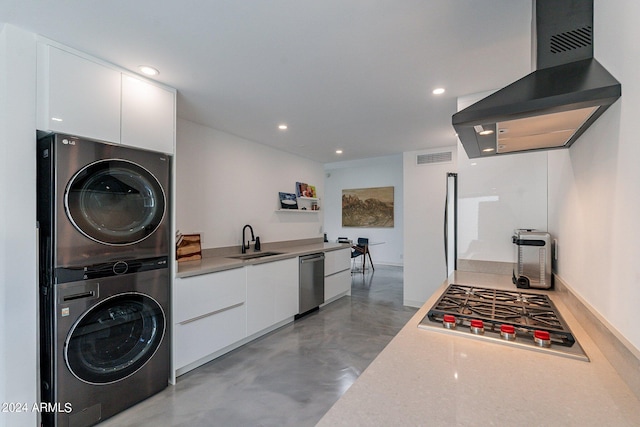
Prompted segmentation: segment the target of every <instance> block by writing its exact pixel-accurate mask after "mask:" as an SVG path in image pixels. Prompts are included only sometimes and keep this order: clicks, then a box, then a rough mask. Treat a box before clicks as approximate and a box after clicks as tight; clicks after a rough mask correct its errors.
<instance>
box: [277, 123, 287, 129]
mask: <svg viewBox="0 0 640 427" xmlns="http://www.w3.org/2000/svg"><path fill="white" fill-rule="evenodd" d="M278 129H280V130H287V129H289V126H287V125H285V124H281V125H278Z"/></svg>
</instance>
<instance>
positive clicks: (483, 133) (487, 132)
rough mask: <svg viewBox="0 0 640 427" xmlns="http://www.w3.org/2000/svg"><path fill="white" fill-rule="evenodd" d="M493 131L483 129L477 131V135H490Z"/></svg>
mask: <svg viewBox="0 0 640 427" xmlns="http://www.w3.org/2000/svg"><path fill="white" fill-rule="evenodd" d="M492 133H493V131H492V130H491V129H485V130H483V131H482V132H478V135H483V136H484V135H491V134H492Z"/></svg>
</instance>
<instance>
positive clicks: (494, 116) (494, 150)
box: [452, 0, 622, 158]
mask: <svg viewBox="0 0 640 427" xmlns="http://www.w3.org/2000/svg"><path fill="white" fill-rule="evenodd" d="M534 2H535V20H536V26H535V28H536V34H535V40H536V65H537V70H536V71H534V72H532V73H531V74H528V75H526V76H525V77H523V78H521V79H520V80H518V81H516V82H514V83H512V84H510V85H509V86H507V87H505V88H503V89H500V90H499V91H497V92H495V93H493V94H492V95H490V96H488V97H486V98H484V99H482V100H480V101H478V102H476V103H475V104H473V105H471V106H469V107H468V108H466V109H464V110H462V111H459V112H458V113H456V114H454V115H453V117H452V123H453V127H454V128H455V129H456V132H457V133H458V137H459V138H460V141H461V142H462V145H463V146H464V149H465V151H466V152H467V155H468V157H469V158H477V157H485V156H494V155H497V154H508V153H516V152H523V151H525V152H526V151H536V150H549V149H556V148H568V147H570V146H571V144H573V143H574V142H575V140H576V139H578V137H580V135H582V133H584V131H585V130H586V129H587V128H588V127H589V126H590V125H591V124H592V123H593V122H594V121H595V120H596V119H597V118H598V117H600V115H602V113H604V111H605V110H606V109H607V108H608V107H609V106H610V105H611V104H613V103H614V102H615V101H616V100H617V99H618V98H619V97H620V96H621V93H622V90H621V85H620V83H619V82H618V81H617V80H616V79H615V78H614V77H613V76H612V75H611V74H610V73H609V72H608V71H607V70H606V69H605V68H604V67H603V66H602V65H600V63H599V62H598V61H596V60H595V59H594V58H593V0H567V1H562V2H558V1H554V0H534Z"/></svg>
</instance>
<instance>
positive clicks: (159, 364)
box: [37, 134, 172, 426]
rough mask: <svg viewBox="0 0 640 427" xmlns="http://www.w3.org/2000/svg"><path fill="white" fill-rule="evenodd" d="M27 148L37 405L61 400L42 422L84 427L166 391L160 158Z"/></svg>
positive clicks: (85, 142)
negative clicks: (31, 156) (32, 189)
mask: <svg viewBox="0 0 640 427" xmlns="http://www.w3.org/2000/svg"><path fill="white" fill-rule="evenodd" d="M37 152H38V159H37V180H38V195H37V196H38V197H37V218H38V224H39V267H40V268H39V293H40V377H41V399H42V401H43V402H45V403H47V404H50V405H56V404H60V403H61V402H62V403H63V404H64V403H68V404H70V410H69V411H66V410H65V411H58V412H47V413H43V414H42V420H43V425H45V426H89V425H93V424H96V423H98V422H100V421H102V420H104V419H105V418H107V417H109V416H111V415H114V414H116V413H117V412H120V411H122V410H123V409H125V408H127V407H129V406H132V405H133V404H135V403H137V402H139V401H141V400H143V399H145V398H147V397H149V396H151V395H152V394H155V393H157V392H158V391H160V390H162V389H163V388H165V387H167V385H168V378H169V347H168V340H167V338H166V328H167V324H168V323H167V313H168V310H169V306H168V301H169V284H170V274H171V273H170V269H169V268H168V267H169V263H168V256H169V248H170V246H169V245H170V244H171V243H170V242H171V240H170V239H171V237H172V236H171V233H170V219H169V215H168V211H169V206H170V194H169V179H170V167H171V166H170V165H171V158H170V157H169V156H167V155H165V154H162V153H155V152H151V151H144V150H137V149H133V148H129V147H124V146H121V145H119V144H109V143H104V142H100V141H93V140H89V139H85V138H78V137H74V136H70V135H62V134H54V135H48V136H45V137H43V138H41V139H40V140H38V150H37ZM65 409H67V408H66V407H65Z"/></svg>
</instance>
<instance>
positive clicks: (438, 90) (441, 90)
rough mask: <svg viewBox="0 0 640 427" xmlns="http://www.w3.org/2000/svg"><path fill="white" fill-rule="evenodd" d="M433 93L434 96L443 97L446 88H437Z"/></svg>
mask: <svg viewBox="0 0 640 427" xmlns="http://www.w3.org/2000/svg"><path fill="white" fill-rule="evenodd" d="M431 93H432V94H434V95H442V94H443V93H444V88H443V87H437V88H435V89H434V90H432V91H431Z"/></svg>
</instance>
